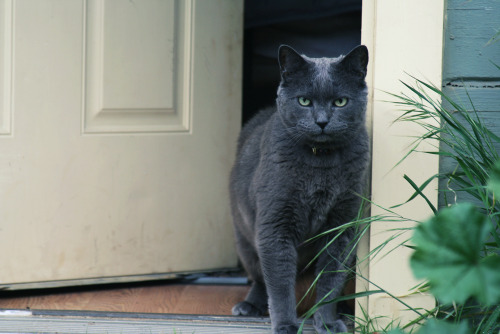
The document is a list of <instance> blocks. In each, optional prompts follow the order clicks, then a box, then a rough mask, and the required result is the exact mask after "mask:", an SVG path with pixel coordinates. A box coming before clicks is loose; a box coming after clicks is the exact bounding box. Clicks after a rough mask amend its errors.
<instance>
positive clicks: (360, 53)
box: [340, 45, 368, 79]
mask: <svg viewBox="0 0 500 334" xmlns="http://www.w3.org/2000/svg"><path fill="white" fill-rule="evenodd" d="M340 63H341V64H342V65H343V66H344V68H346V69H347V70H348V71H350V72H354V73H356V74H359V76H360V77H362V78H363V79H364V78H365V76H366V67H367V65H368V49H367V47H366V46H364V45H359V46H357V47H355V48H354V49H352V50H351V52H349V53H348V54H347V55H346V56H344V59H342V60H341V61H340Z"/></svg>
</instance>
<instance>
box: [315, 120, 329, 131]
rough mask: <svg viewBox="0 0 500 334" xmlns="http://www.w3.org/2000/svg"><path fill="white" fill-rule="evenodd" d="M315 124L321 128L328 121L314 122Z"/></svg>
mask: <svg viewBox="0 0 500 334" xmlns="http://www.w3.org/2000/svg"><path fill="white" fill-rule="evenodd" d="M316 124H318V126H319V127H320V128H321V129H322V130H323V129H324V128H325V126H326V125H327V124H328V122H316Z"/></svg>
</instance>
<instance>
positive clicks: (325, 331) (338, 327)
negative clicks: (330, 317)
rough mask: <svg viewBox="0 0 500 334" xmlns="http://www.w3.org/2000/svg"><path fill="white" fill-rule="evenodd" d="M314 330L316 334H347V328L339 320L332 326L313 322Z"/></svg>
mask: <svg viewBox="0 0 500 334" xmlns="http://www.w3.org/2000/svg"><path fill="white" fill-rule="evenodd" d="M314 329H315V330H316V332H318V334H336V333H347V327H346V325H345V324H344V322H343V321H342V320H340V319H338V320H336V321H335V323H334V324H333V325H327V324H325V323H318V322H316V320H315V321H314Z"/></svg>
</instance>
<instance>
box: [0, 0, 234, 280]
mask: <svg viewBox="0 0 500 334" xmlns="http://www.w3.org/2000/svg"><path fill="white" fill-rule="evenodd" d="M1 4H2V6H4V8H8V7H9V6H12V7H13V10H12V11H11V12H10V13H11V14H12V24H11V26H10V27H9V26H8V25H7V24H6V23H5V22H7V21H3V22H4V24H3V27H2V29H3V30H2V31H1V32H2V34H1V37H0V43H1V44H0V45H2V46H3V49H2V57H5V56H6V55H8V54H9V51H8V50H9V47H11V49H12V50H13V57H12V58H13V61H12V63H13V64H14V65H13V67H12V68H13V72H12V73H13V75H12V77H13V80H11V81H10V82H8V80H6V79H5V78H6V76H5V74H4V73H5V72H3V73H2V74H1V75H2V82H3V83H4V85H3V86H1V88H2V90H1V95H0V96H1V97H2V99H3V100H2V102H3V103H2V104H1V105H0V107H1V108H2V110H1V113H0V114H9V112H10V111H11V110H12V121H11V122H12V130H11V131H10V135H6V136H0V263H1V265H2V270H1V272H0V283H1V284H3V285H5V286H12V285H15V284H16V283H24V282H40V281H58V280H72V279H85V278H96V277H99V278H101V277H115V276H129V275H132V276H134V275H148V274H158V273H172V272H186V271H199V270H211V269H217V268H222V267H232V266H235V265H236V254H235V251H234V246H233V238H232V228H231V224H230V213H229V207H228V191H227V188H228V186H227V184H228V175H229V170H230V167H231V163H232V160H233V157H234V150H235V143H236V137H237V134H238V130H239V124H240V117H241V116H240V98H241V96H240V94H241V87H240V82H241V38H242V27H241V22H242V18H241V16H242V11H243V9H242V1H232V0H231V1H230V0H224V1H214V0H210V1H194V0H193V1H174V0H171V1H164V0H162V1H155V0H141V1H139V0H136V1H119V0H103V1H97V0H88V1H82V0H65V1H56V0H44V1H38V0H19V1H15V2H12V1H6V0H3V1H2V2H1ZM2 15H4V16H8V14H7V12H6V11H2ZM11 35H12V36H13V39H12V43H11V45H10V46H9V45H8V44H9V38H8V36H11ZM6 50H7V51H6ZM6 63H7V64H8V62H5V61H4V62H3V64H4V68H5V64H6ZM6 82H7V85H5V83H6ZM9 84H10V85H11V86H10V87H9ZM6 86H7V87H6ZM10 92H12V95H11V96H12V100H13V107H12V109H11V110H9V108H8V106H7V107H6V105H8V104H7V103H6V102H5V96H7V97H9V96H10V95H9V94H10ZM4 121H5V120H4V119H2V122H4ZM6 122H7V124H8V123H9V122H10V121H9V120H7V121H6ZM2 124H6V123H2Z"/></svg>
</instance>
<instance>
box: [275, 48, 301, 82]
mask: <svg viewBox="0 0 500 334" xmlns="http://www.w3.org/2000/svg"><path fill="white" fill-rule="evenodd" d="M278 61H279V64H280V73H281V78H282V79H286V77H287V76H289V75H291V74H294V73H296V72H299V71H301V70H302V69H304V68H305V67H307V62H306V61H305V60H304V58H302V56H301V55H299V54H298V53H297V51H295V50H294V49H292V48H291V47H289V46H288V45H281V46H280V48H279V50H278Z"/></svg>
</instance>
